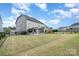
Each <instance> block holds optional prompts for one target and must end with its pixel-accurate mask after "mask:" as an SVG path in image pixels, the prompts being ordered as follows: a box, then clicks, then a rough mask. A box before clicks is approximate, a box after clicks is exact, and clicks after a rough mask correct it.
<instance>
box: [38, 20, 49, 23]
mask: <svg viewBox="0 0 79 59" xmlns="http://www.w3.org/2000/svg"><path fill="white" fill-rule="evenodd" d="M38 20H39V21H41V22H42V23H44V24H45V23H46V22H47V21H45V20H44V19H38Z"/></svg>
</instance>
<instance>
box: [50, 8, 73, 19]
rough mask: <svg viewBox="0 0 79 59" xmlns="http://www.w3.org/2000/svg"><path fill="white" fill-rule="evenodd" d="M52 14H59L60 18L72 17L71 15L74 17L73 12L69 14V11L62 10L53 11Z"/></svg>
mask: <svg viewBox="0 0 79 59" xmlns="http://www.w3.org/2000/svg"><path fill="white" fill-rule="evenodd" d="M51 13H52V14H56V13H58V14H59V16H58V17H60V18H66V17H71V15H72V14H71V12H69V11H64V10H62V9H57V10H53V11H51Z"/></svg>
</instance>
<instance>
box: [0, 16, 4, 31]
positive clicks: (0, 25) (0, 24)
mask: <svg viewBox="0 0 79 59" xmlns="http://www.w3.org/2000/svg"><path fill="white" fill-rule="evenodd" d="M0 32H3V28H2V18H1V17H0Z"/></svg>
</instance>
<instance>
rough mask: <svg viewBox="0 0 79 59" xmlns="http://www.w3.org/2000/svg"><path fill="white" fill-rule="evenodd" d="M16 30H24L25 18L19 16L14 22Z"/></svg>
mask: <svg viewBox="0 0 79 59" xmlns="http://www.w3.org/2000/svg"><path fill="white" fill-rule="evenodd" d="M16 31H17V32H21V31H26V19H25V17H23V16H22V17H20V18H19V19H18V21H17V23H16Z"/></svg>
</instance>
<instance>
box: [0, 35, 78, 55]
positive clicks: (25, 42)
mask: <svg viewBox="0 0 79 59" xmlns="http://www.w3.org/2000/svg"><path fill="white" fill-rule="evenodd" d="M0 55H43V56H46V55H48V56H53V55H79V34H40V35H17V36H10V37H8V38H7V40H6V41H5V42H4V44H3V46H2V47H1V48H0Z"/></svg>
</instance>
